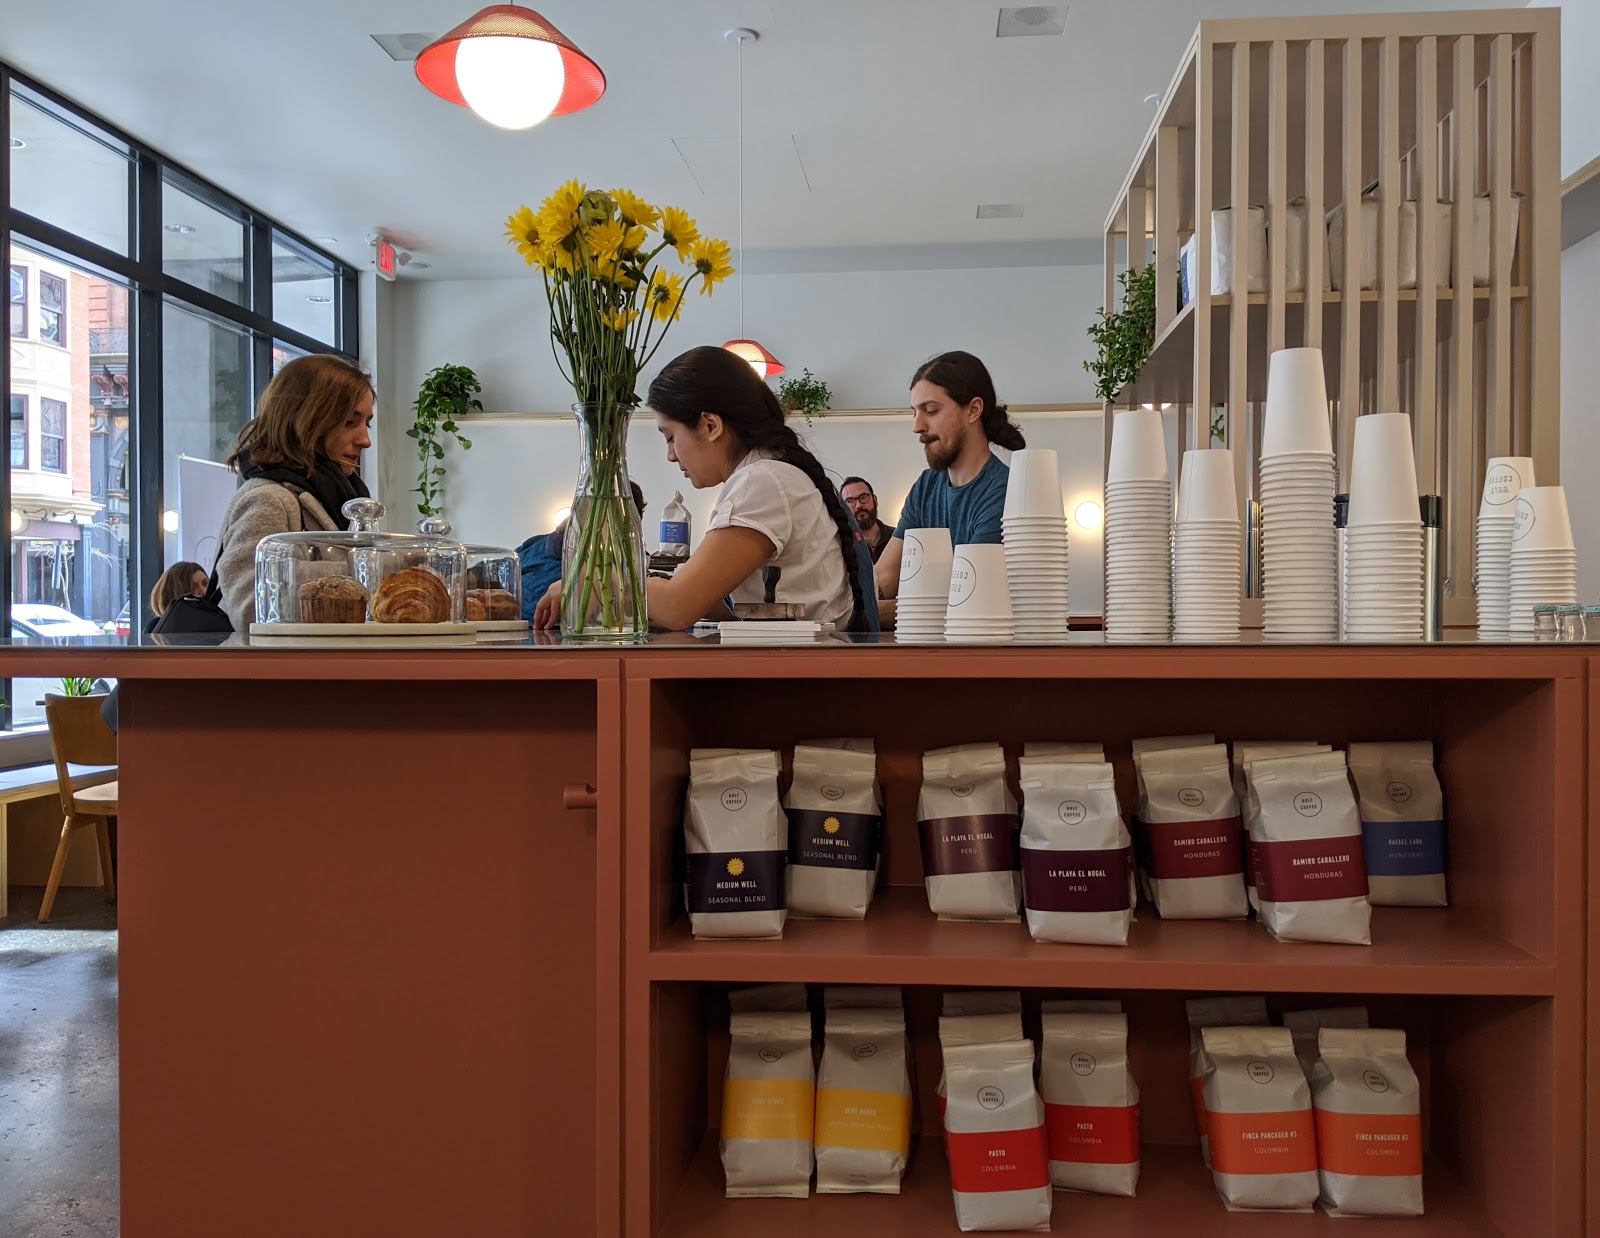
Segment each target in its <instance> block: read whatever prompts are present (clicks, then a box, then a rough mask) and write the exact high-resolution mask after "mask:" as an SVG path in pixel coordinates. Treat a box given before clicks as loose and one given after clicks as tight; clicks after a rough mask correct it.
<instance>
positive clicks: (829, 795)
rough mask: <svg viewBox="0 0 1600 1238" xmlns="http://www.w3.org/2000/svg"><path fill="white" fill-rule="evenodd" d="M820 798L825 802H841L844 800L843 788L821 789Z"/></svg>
mask: <svg viewBox="0 0 1600 1238" xmlns="http://www.w3.org/2000/svg"><path fill="white" fill-rule="evenodd" d="M822 798H823V799H825V800H842V799H843V798H844V788H843V787H823V788H822Z"/></svg>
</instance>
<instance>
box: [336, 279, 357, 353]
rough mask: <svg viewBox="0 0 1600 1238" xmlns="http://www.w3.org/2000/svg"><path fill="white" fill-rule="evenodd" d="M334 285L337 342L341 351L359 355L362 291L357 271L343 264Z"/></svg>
mask: <svg viewBox="0 0 1600 1238" xmlns="http://www.w3.org/2000/svg"><path fill="white" fill-rule="evenodd" d="M333 286H334V296H335V297H336V298H338V299H337V300H336V301H335V302H334V309H335V311H336V312H337V317H336V318H335V320H334V321H335V323H336V324H337V335H338V339H337V340H336V341H335V343H336V345H337V346H338V348H339V351H341V352H345V353H348V354H349V355H350V356H352V357H354V356H358V355H359V354H360V352H361V291H360V284H359V282H358V281H357V279H356V273H355V272H354V271H352V270H351V269H350V268H349V267H346V266H341V267H340V268H339V273H338V278H336V279H335V280H334V281H333Z"/></svg>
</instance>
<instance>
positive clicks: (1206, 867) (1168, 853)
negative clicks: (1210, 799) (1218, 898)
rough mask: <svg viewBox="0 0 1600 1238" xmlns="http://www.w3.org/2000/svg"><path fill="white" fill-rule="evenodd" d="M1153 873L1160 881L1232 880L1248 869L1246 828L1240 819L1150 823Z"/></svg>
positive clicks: (1222, 818) (1148, 830) (1220, 818)
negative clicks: (1244, 833) (1245, 848)
mask: <svg viewBox="0 0 1600 1238" xmlns="http://www.w3.org/2000/svg"><path fill="white" fill-rule="evenodd" d="M1144 828H1145V831H1146V834H1147V836H1148V839H1149V847H1150V872H1151V873H1152V874H1153V875H1154V876H1155V878H1156V879H1157V880H1158V881H1175V880H1179V879H1182V878H1184V877H1228V876H1232V875H1233V874H1234V873H1238V872H1242V871H1243V870H1244V845H1243V842H1242V838H1243V826H1242V824H1241V822H1240V819H1239V818H1238V817H1218V818H1217V819H1215V820H1212V821H1165V822H1158V823H1154V824H1146V826H1145V827H1144Z"/></svg>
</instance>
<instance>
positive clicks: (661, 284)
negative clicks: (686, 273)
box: [645, 270, 683, 322]
mask: <svg viewBox="0 0 1600 1238" xmlns="http://www.w3.org/2000/svg"><path fill="white" fill-rule="evenodd" d="M645 303H646V304H647V305H649V307H650V313H651V314H653V315H654V316H655V320H656V321H657V322H674V321H676V320H677V317H678V314H679V311H681V310H682V309H683V276H681V275H669V274H667V272H665V271H659V270H658V271H656V272H654V273H653V274H652V275H651V277H650V290H649V291H648V292H647V293H645Z"/></svg>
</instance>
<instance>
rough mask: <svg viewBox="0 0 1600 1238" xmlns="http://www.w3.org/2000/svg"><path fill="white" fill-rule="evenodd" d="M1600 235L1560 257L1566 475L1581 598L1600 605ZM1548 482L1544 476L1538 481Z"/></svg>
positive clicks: (1563, 469) (1563, 471)
mask: <svg viewBox="0 0 1600 1238" xmlns="http://www.w3.org/2000/svg"><path fill="white" fill-rule="evenodd" d="M1597 329H1600V232H1597V233H1595V234H1594V235H1593V236H1590V237H1588V238H1587V239H1585V240H1582V241H1579V242H1578V243H1577V244H1576V245H1574V246H1573V247H1572V248H1571V249H1569V250H1566V251H1565V252H1563V253H1562V255H1561V477H1562V481H1563V483H1564V484H1565V485H1566V488H1567V506H1568V509H1569V510H1570V511H1571V513H1572V531H1573V533H1574V535H1575V537H1576V539H1577V543H1578V598H1579V600H1580V601H1583V602H1591V603H1592V602H1600V490H1597V489H1596V487H1595V486H1594V485H1593V484H1591V481H1592V478H1593V475H1594V470H1595V464H1596V462H1597V461H1600V415H1597V413H1600V410H1597V408H1596V401H1595V393H1596V392H1597V391H1600V350H1597V349H1596V348H1595V332H1596V330H1597ZM1539 480H1540V481H1543V480H1544V479H1543V478H1542V477H1541V478H1540V479H1539Z"/></svg>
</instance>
